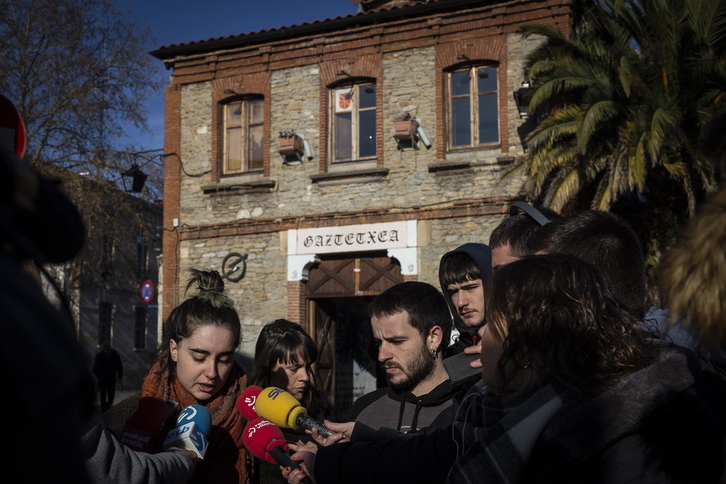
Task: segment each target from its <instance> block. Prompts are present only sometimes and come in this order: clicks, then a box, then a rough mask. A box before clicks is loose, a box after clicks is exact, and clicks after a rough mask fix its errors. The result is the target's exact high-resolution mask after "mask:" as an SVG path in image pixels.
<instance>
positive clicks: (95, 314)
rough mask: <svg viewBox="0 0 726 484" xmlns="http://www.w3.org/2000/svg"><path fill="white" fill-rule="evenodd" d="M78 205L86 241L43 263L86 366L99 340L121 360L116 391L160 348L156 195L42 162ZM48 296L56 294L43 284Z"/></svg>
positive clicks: (136, 384) (140, 375)
mask: <svg viewBox="0 0 726 484" xmlns="http://www.w3.org/2000/svg"><path fill="white" fill-rule="evenodd" d="M45 169H46V172H47V174H48V175H49V176H54V177H56V178H58V179H61V180H63V187H64V189H65V191H66V192H67V193H68V194H69V196H70V198H71V199H72V200H73V202H74V204H75V205H76V206H77V207H78V208H79V211H80V213H81V217H82V218H83V221H84V224H85V226H86V240H85V243H84V246H83V249H82V250H81V252H80V253H79V254H78V256H76V257H75V258H74V259H73V260H72V261H70V262H68V263H65V264H62V265H54V266H52V267H50V268H49V270H50V271H51V273H52V274H53V275H54V277H55V279H56V281H58V283H59V284H60V285H61V286H62V290H63V293H64V294H66V295H67V297H68V300H69V301H68V302H69V304H70V307H71V309H72V311H73V312H74V314H75V318H74V319H75V320H76V322H77V325H78V327H77V331H78V340H79V341H80V343H81V345H82V346H83V348H85V349H86V351H87V354H88V358H89V368H90V365H91V364H92V363H93V357H94V356H95V355H96V353H97V352H98V351H99V350H100V349H101V346H102V344H103V342H104V341H107V342H109V343H110V344H111V346H112V347H113V348H114V349H115V350H116V351H118V353H119V355H120V357H121V362H122V364H123V367H124V371H123V381H122V382H121V384H119V385H118V386H117V391H119V390H134V391H136V390H139V391H140V390H141V384H142V382H143V379H144V376H145V375H146V373H147V372H148V371H149V368H150V367H151V363H152V361H153V355H154V352H155V351H156V349H157V347H158V342H159V335H158V334H157V330H158V329H159V327H160V324H159V322H158V321H157V320H158V317H159V309H158V303H157V300H158V299H157V294H156V292H157V291H156V288H157V286H158V281H159V262H158V259H159V258H160V256H161V224H162V213H163V212H162V210H163V209H162V204H161V202H155V203H154V202H149V201H147V200H144V199H143V198H140V197H137V196H135V195H133V194H131V193H129V192H131V191H132V190H131V188H129V191H128V192H127V191H125V190H121V189H119V188H118V187H117V186H116V185H114V184H111V183H108V182H98V181H96V180H94V179H92V178H90V177H89V176H84V175H78V174H76V173H72V172H70V171H68V170H64V169H62V168H58V167H55V166H45ZM46 294H48V295H49V298H50V299H51V300H54V299H55V298H57V293H56V292H55V291H54V290H53V289H52V288H51V287H49V286H46Z"/></svg>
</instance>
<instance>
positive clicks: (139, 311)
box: [134, 306, 147, 349]
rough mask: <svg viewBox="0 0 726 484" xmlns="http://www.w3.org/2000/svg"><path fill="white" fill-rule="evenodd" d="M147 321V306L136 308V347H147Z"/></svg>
mask: <svg viewBox="0 0 726 484" xmlns="http://www.w3.org/2000/svg"><path fill="white" fill-rule="evenodd" d="M146 321H147V310H146V308H145V307H140V306H139V307H137V308H136V324H135V326H134V348H138V349H145V348H146Z"/></svg>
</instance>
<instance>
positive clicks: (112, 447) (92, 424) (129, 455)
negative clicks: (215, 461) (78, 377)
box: [81, 416, 194, 484]
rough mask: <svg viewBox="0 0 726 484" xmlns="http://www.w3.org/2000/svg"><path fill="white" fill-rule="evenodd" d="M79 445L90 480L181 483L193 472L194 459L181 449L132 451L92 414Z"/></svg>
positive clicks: (127, 483) (131, 482)
mask: <svg viewBox="0 0 726 484" xmlns="http://www.w3.org/2000/svg"><path fill="white" fill-rule="evenodd" d="M81 445H82V446H83V452H84V458H85V462H86V471H87V472H88V475H89V476H90V477H91V481H92V482H107V483H122V484H137V483H138V484H143V483H149V484H157V483H167V484H174V483H179V484H183V483H185V482H187V481H188V480H189V479H190V478H191V477H192V473H193V472H194V463H193V462H192V459H191V458H190V457H189V456H188V455H187V454H186V453H185V452H184V451H183V450H181V449H175V450H172V451H169V452H161V453H159V454H147V453H145V452H135V451H134V450H132V449H129V448H128V447H126V446H125V445H124V444H122V443H121V442H120V441H119V440H118V439H116V437H115V436H114V435H113V434H112V433H111V431H110V430H108V429H106V428H104V427H103V424H102V423H101V421H100V420H99V419H98V417H96V416H94V417H93V418H92V419H91V420H89V421H88V422H87V424H86V427H85V428H84V429H83V433H82V435H81Z"/></svg>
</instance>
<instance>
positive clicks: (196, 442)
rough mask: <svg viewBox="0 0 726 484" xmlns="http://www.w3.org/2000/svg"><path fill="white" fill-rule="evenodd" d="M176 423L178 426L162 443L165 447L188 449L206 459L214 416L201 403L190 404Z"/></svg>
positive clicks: (167, 448) (165, 448) (166, 448)
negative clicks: (208, 437) (208, 438)
mask: <svg viewBox="0 0 726 484" xmlns="http://www.w3.org/2000/svg"><path fill="white" fill-rule="evenodd" d="M176 425H177V426H176V428H173V429H171V430H170V431H169V434H167V436H166V440H164V444H163V445H162V447H163V449H164V450H169V449H172V448H179V449H186V450H189V451H191V452H193V453H194V454H195V455H196V456H197V457H198V458H199V459H204V454H206V452H207V447H209V441H208V440H207V436H208V435H209V432H211V430H212V416H211V415H210V414H209V410H207V409H206V408H204V407H203V406H201V405H189V406H188V407H185V408H184V410H182V411H181V413H180V414H179V417H178V418H177V420H176Z"/></svg>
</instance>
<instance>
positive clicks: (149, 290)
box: [141, 280, 154, 304]
mask: <svg viewBox="0 0 726 484" xmlns="http://www.w3.org/2000/svg"><path fill="white" fill-rule="evenodd" d="M153 299H154V283H153V282H151V281H150V280H147V281H144V283H143V284H142V285H141V300H142V301H144V303H146V304H149V303H150V302H151V301H152V300H153Z"/></svg>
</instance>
